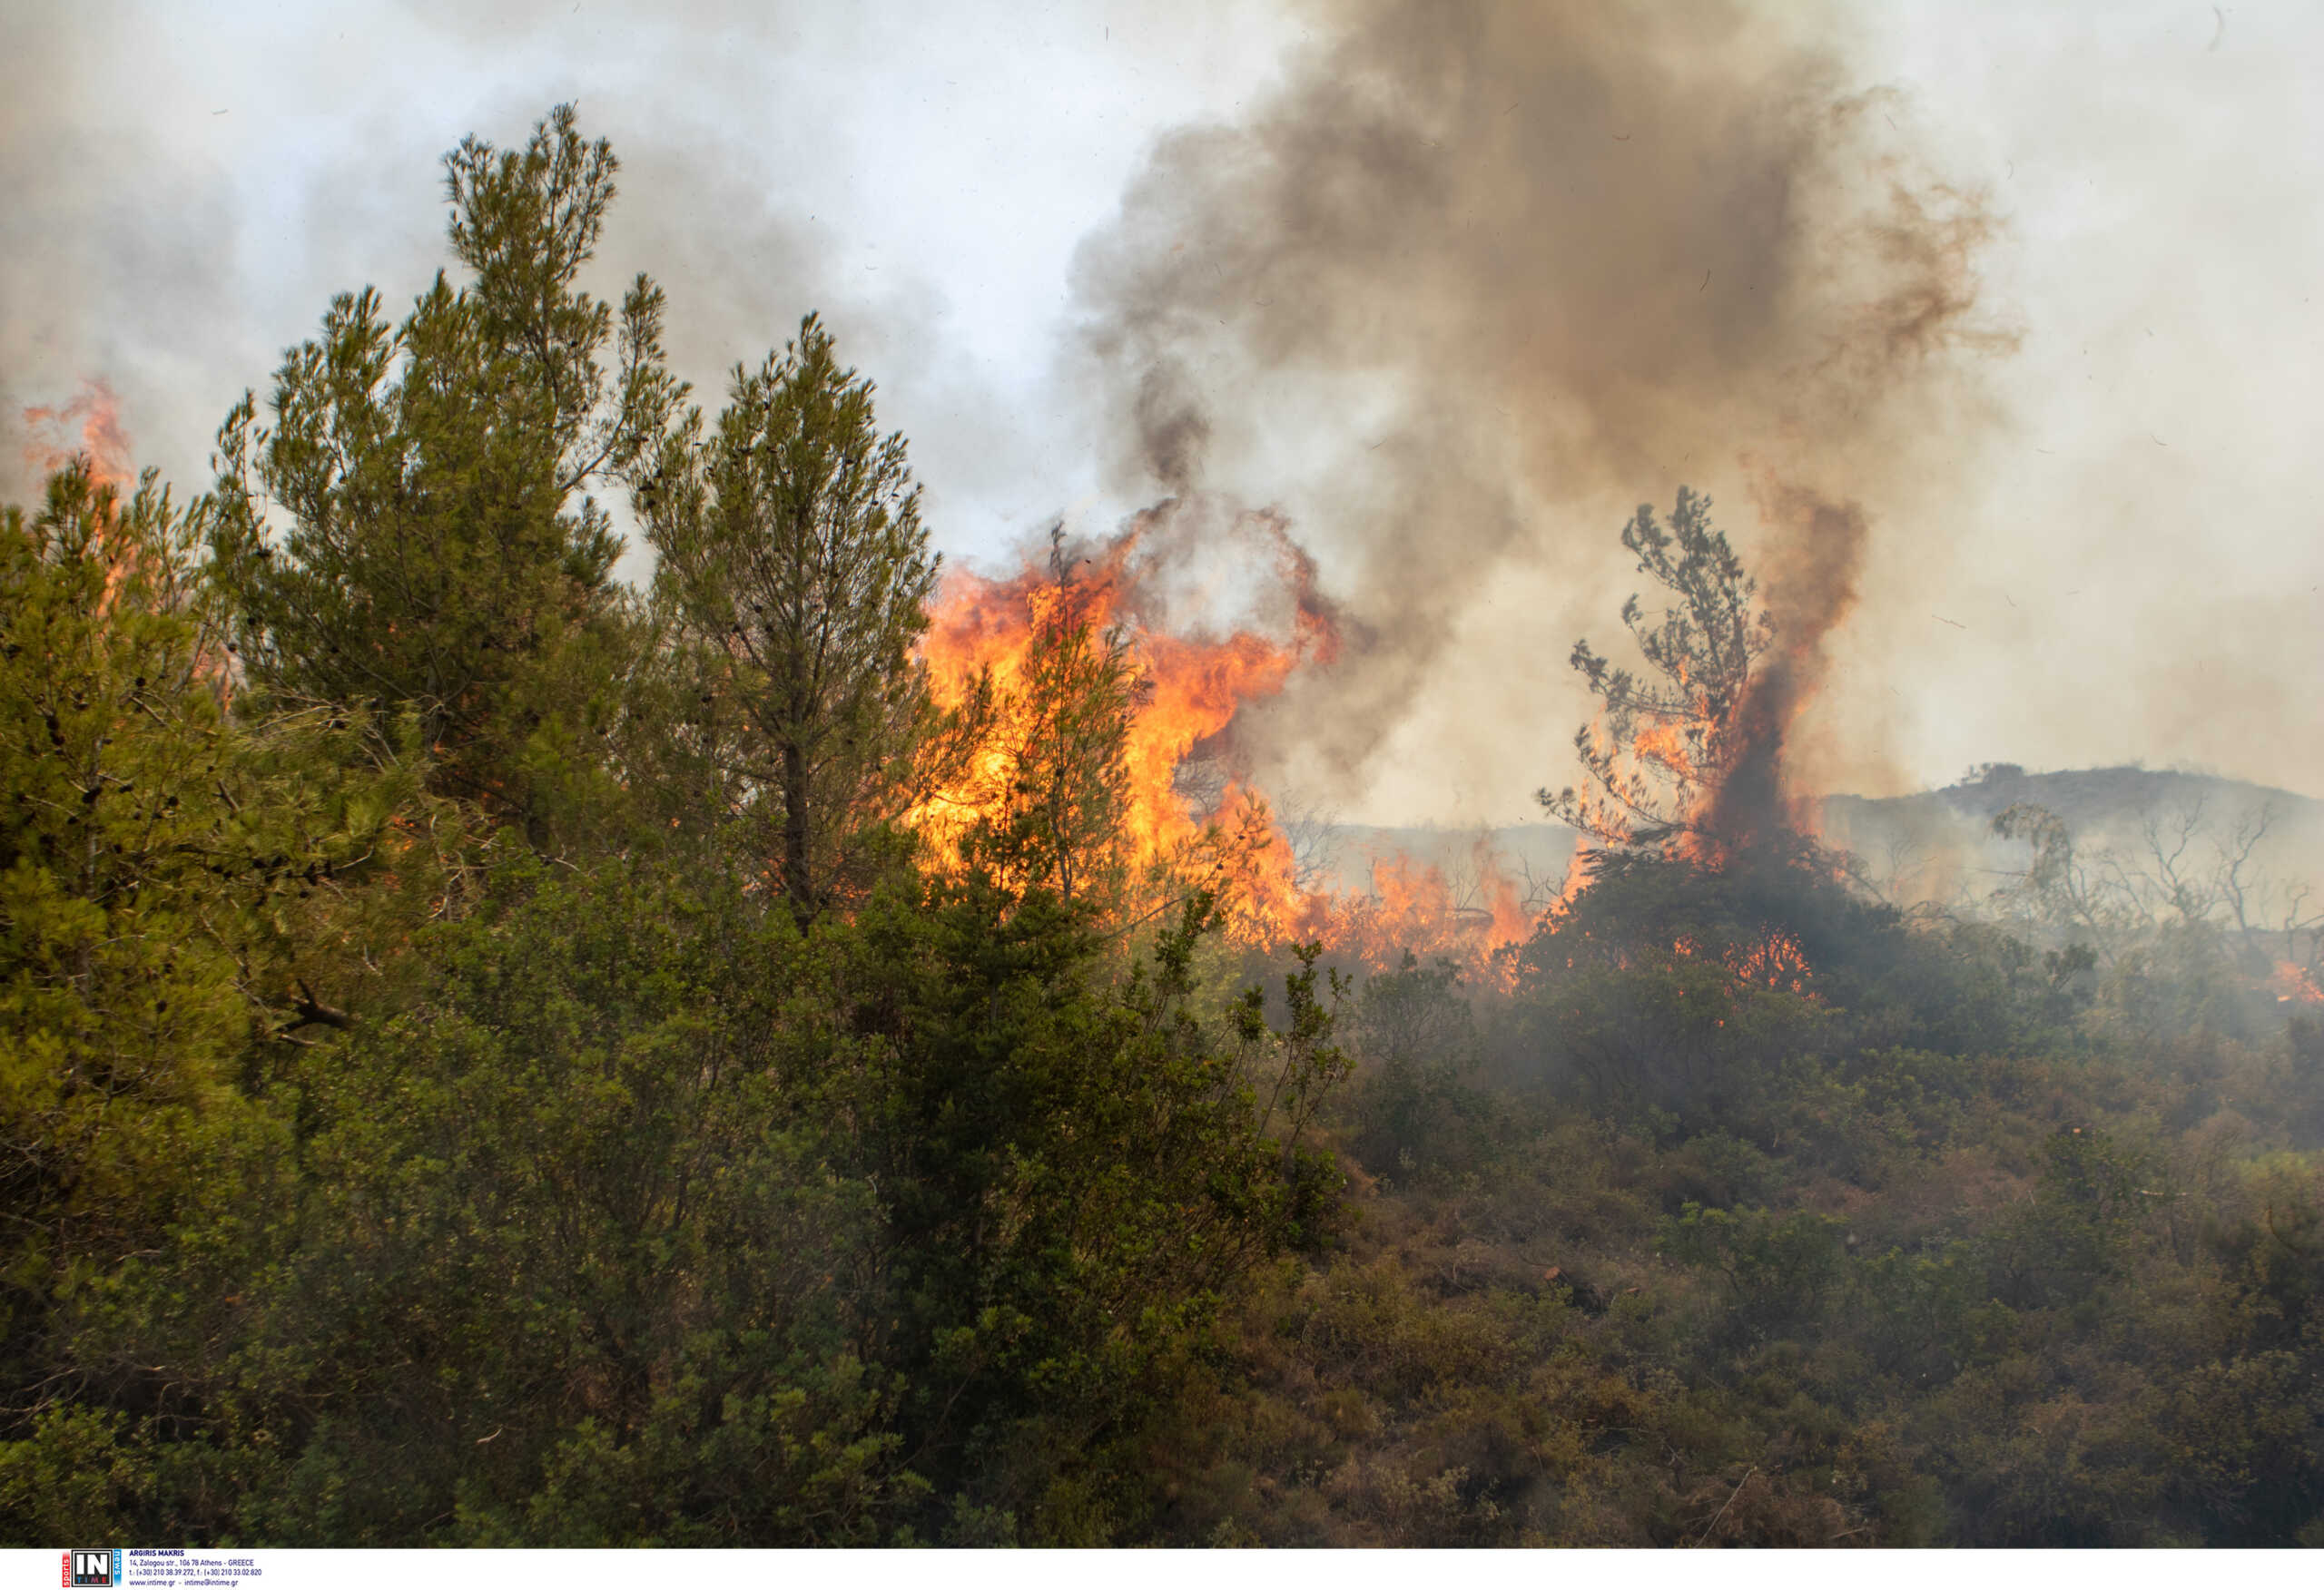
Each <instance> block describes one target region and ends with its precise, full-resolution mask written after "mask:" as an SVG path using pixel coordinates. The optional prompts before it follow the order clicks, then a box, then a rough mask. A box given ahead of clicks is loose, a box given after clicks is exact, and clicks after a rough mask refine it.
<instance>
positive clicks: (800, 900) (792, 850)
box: [783, 740, 815, 928]
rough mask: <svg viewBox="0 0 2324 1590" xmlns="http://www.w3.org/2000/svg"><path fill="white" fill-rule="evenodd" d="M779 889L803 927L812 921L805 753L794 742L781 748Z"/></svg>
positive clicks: (813, 910)
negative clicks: (781, 882) (781, 785)
mask: <svg viewBox="0 0 2324 1590" xmlns="http://www.w3.org/2000/svg"><path fill="white" fill-rule="evenodd" d="M783 892H784V893H785V894H787V895H789V896H790V897H791V910H792V914H793V916H795V917H797V918H799V926H801V927H802V928H804V927H805V926H806V925H807V924H808V923H810V922H812V921H813V920H814V918H815V888H814V880H813V879H812V878H810V877H809V876H808V866H807V753H806V751H805V750H804V748H803V747H802V746H801V745H800V744H799V742H798V741H795V740H794V741H789V742H787V743H786V744H785V745H784V746H783Z"/></svg>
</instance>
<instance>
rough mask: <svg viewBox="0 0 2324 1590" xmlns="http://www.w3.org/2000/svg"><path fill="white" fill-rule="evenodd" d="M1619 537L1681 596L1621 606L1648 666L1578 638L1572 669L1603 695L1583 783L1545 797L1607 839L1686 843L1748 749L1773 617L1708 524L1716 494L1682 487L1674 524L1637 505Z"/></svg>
mask: <svg viewBox="0 0 2324 1590" xmlns="http://www.w3.org/2000/svg"><path fill="white" fill-rule="evenodd" d="M1622 545H1624V546H1625V547H1627V548H1629V549H1630V552H1631V553H1632V554H1633V555H1636V557H1637V558H1638V566H1639V569H1640V572H1641V573H1643V574H1650V575H1652V576H1653V578H1654V580H1655V582H1656V583H1657V584H1659V585H1661V586H1662V587H1663V589H1664V590H1665V591H1667V592H1669V594H1671V595H1672V596H1673V597H1675V598H1676V599H1677V600H1676V603H1675V604H1673V605H1671V606H1668V607H1665V608H1664V609H1663V610H1662V611H1661V613H1660V614H1659V617H1656V618H1649V615H1648V613H1647V611H1646V608H1645V606H1644V604H1642V603H1641V602H1640V598H1639V597H1638V596H1636V595H1632V596H1631V597H1630V600H1629V601H1628V602H1625V603H1624V604H1622V623H1624V624H1625V625H1626V626H1628V628H1629V630H1630V634H1631V636H1632V638H1633V639H1635V640H1636V641H1637V643H1638V648H1639V651H1640V653H1642V654H1643V655H1644V656H1645V658H1646V662H1647V665H1648V667H1649V669H1650V670H1651V671H1652V672H1650V673H1649V674H1646V675H1640V674H1637V673H1633V672H1631V671H1630V670H1629V669H1627V668H1617V667H1615V666H1614V665H1613V664H1612V663H1610V662H1609V661H1608V660H1607V659H1605V658H1604V657H1601V656H1600V655H1599V654H1598V653H1596V652H1594V651H1592V650H1591V649H1590V643H1589V642H1588V641H1587V640H1586V639H1585V640H1579V641H1576V642H1575V643H1574V646H1573V657H1572V663H1573V667H1574V669H1575V670H1576V672H1580V673H1581V676H1582V678H1583V679H1584V681H1586V682H1588V684H1589V686H1590V693H1591V694H1593V695H1595V696H1597V697H1598V699H1599V701H1600V702H1601V703H1602V704H1601V706H1600V709H1599V712H1598V715H1597V716H1596V717H1595V718H1594V719H1592V720H1591V721H1590V722H1589V723H1587V724H1585V725H1583V726H1582V728H1581V729H1580V730H1579V731H1576V733H1575V734H1574V737H1573V744H1574V750H1575V751H1577V752H1578V753H1579V754H1580V756H1581V766H1582V771H1583V772H1584V774H1585V775H1586V781H1585V782H1584V783H1583V784H1582V785H1581V787H1580V788H1579V789H1577V788H1575V787H1573V786H1571V785H1569V786H1568V787H1566V788H1565V789H1563V790H1559V791H1558V792H1557V793H1555V794H1551V792H1550V791H1549V790H1541V791H1539V792H1538V795H1537V799H1539V800H1540V801H1541V804H1542V805H1543V806H1544V807H1545V808H1547V809H1548V810H1549V811H1550V812H1551V815H1553V816H1555V817H1557V818H1558V819H1559V820H1561V821H1563V822H1565V823H1567V824H1569V825H1571V827H1573V828H1576V829H1580V830H1581V832H1583V833H1584V834H1587V835H1589V836H1590V837H1591V838H1593V839H1597V840H1598V841H1599V842H1600V843H1601V844H1605V845H1613V846H1633V845H1642V846H1654V847H1661V848H1664V849H1677V848H1681V846H1682V841H1684V840H1686V839H1688V838H1689V836H1692V835H1697V834H1699V833H1701V832H1702V831H1703V829H1704V828H1705V826H1706V823H1707V820H1709V818H1710V817H1711V816H1712V815H1713V814H1714V813H1715V812H1716V811H1717V810H1718V797H1719V794H1720V792H1721V790H1723V789H1724V787H1725V785H1726V783H1727V781H1728V777H1729V775H1730V774H1732V773H1734V772H1735V771H1736V770H1737V769H1738V766H1739V765H1740V764H1741V762H1742V761H1743V760H1744V757H1745V754H1746V753H1747V751H1748V749H1749V741H1750V737H1749V735H1748V732H1746V731H1745V728H1744V724H1745V722H1746V720H1747V716H1748V713H1747V707H1748V702H1749V699H1750V684H1751V682H1752V669H1753V665H1754V664H1755V663H1757V662H1758V659H1759V658H1760V657H1761V656H1762V655H1764V654H1765V653H1767V651H1768V647H1769V646H1770V645H1771V644H1772V643H1773V640H1774V626H1773V624H1772V623H1770V622H1769V620H1768V615H1767V613H1765V612H1764V611H1763V610H1758V609H1756V608H1755V607H1754V605H1753V598H1754V597H1755V595H1756V594H1757V593H1758V582H1757V581H1756V580H1754V579H1753V578H1752V577H1751V575H1750V574H1748V573H1747V572H1745V570H1744V567H1743V563H1742V560H1741V559H1740V558H1738V556H1737V555H1735V552H1734V549H1733V548H1731V547H1730V546H1728V543H1727V537H1726V535H1724V534H1722V533H1720V532H1719V531H1717V530H1714V529H1712V528H1711V523H1710V499H1709V497H1705V496H1699V495H1698V494H1696V493H1695V492H1694V491H1692V490H1690V489H1689V488H1688V487H1686V486H1680V487H1679V496H1678V501H1677V502H1676V504H1675V505H1673V506H1672V508H1671V511H1670V518H1669V524H1668V525H1664V524H1663V523H1662V522H1660V521H1659V520H1658V519H1657V518H1656V516H1655V512H1654V508H1653V506H1652V505H1650V504H1646V503H1641V504H1640V505H1639V509H1638V512H1637V513H1636V514H1635V515H1632V516H1631V519H1630V523H1629V524H1628V525H1625V526H1624V527H1623V530H1622Z"/></svg>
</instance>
